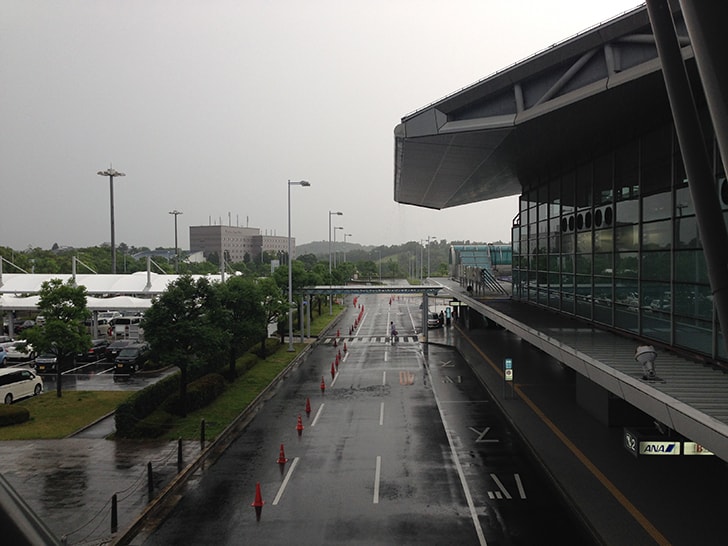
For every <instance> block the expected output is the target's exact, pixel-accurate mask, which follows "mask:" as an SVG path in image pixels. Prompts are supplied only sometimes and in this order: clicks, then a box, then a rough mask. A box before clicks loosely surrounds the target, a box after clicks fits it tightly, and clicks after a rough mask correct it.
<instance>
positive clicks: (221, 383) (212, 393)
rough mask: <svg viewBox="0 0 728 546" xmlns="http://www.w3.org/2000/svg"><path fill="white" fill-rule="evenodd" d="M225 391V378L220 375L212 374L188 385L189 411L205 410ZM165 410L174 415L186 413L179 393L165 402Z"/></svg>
mask: <svg viewBox="0 0 728 546" xmlns="http://www.w3.org/2000/svg"><path fill="white" fill-rule="evenodd" d="M224 391H225V378H224V377H223V376H222V375H220V374H219V373H211V374H208V375H205V376H203V377H201V378H200V379H197V380H195V381H193V382H191V383H190V384H189V385H187V408H186V409H187V411H188V412H189V411H195V410H198V409H200V408H204V407H205V406H206V405H208V404H209V403H210V402H212V401H213V400H215V398H217V397H218V396H220V395H221V394H222V393H223V392H224ZM164 410H165V411H167V412H169V413H172V414H174V415H183V414H184V411H183V408H182V403H181V400H180V397H179V393H174V394H172V395H171V396H169V397H168V398H167V400H166V401H165V402H164Z"/></svg>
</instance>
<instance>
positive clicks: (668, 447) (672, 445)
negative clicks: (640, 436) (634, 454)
mask: <svg viewBox="0 0 728 546" xmlns="http://www.w3.org/2000/svg"><path fill="white" fill-rule="evenodd" d="M640 455H680V442H640Z"/></svg>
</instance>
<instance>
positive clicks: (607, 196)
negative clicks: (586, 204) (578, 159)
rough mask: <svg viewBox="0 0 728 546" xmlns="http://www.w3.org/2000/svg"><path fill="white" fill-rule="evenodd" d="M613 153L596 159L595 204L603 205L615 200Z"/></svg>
mask: <svg viewBox="0 0 728 546" xmlns="http://www.w3.org/2000/svg"><path fill="white" fill-rule="evenodd" d="M613 164H614V160H613V155H612V154H608V155H603V156H600V157H598V158H596V159H595V160H594V204H595V205H603V204H605V203H611V202H612V201H613V200H614V190H613V188H612V178H613V177H612V170H613Z"/></svg>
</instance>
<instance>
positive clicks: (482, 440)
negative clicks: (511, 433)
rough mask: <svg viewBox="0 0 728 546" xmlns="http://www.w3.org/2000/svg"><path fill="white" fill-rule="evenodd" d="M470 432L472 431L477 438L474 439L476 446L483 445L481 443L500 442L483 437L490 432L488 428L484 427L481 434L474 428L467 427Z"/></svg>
mask: <svg viewBox="0 0 728 546" xmlns="http://www.w3.org/2000/svg"><path fill="white" fill-rule="evenodd" d="M468 428H469V429H470V430H472V431H473V432H474V433H475V434H477V435H478V437H477V438H476V439H475V443H476V444H483V443H494V444H497V443H498V442H499V441H500V440H498V439H497V438H486V437H485V435H486V434H488V432H490V427H485V430H484V431H483V432H481V431H479V430H478V429H477V428H475V427H468Z"/></svg>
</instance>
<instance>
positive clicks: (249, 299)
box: [217, 276, 266, 381]
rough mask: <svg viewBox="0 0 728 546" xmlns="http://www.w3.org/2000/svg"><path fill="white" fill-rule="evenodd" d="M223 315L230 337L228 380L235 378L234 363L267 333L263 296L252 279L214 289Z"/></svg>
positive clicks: (238, 278)
mask: <svg viewBox="0 0 728 546" xmlns="http://www.w3.org/2000/svg"><path fill="white" fill-rule="evenodd" d="M217 287H218V290H219V292H220V302H221V304H222V307H223V309H224V310H225V311H226V313H225V314H224V324H223V325H221V326H223V327H224V328H225V329H226V330H227V331H228V332H229V333H230V336H229V347H228V366H229V370H230V380H231V381H232V380H233V379H234V378H235V361H236V360H237V359H238V356H240V355H241V354H242V353H243V352H244V351H245V350H247V349H248V348H250V347H251V346H252V345H253V343H254V342H255V341H256V340H257V339H258V336H260V331H261V329H263V330H265V329H266V322H265V309H264V307H263V294H262V292H261V290H260V287H259V286H258V284H257V283H256V281H255V279H252V278H250V277H242V276H236V277H230V278H229V279H228V280H227V281H226V282H225V283H223V284H220V285H217Z"/></svg>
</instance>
